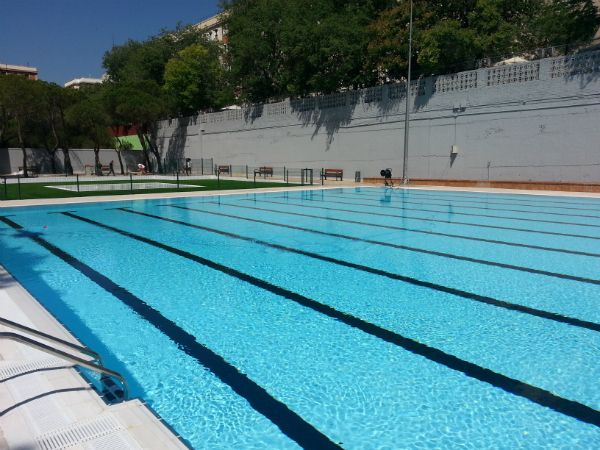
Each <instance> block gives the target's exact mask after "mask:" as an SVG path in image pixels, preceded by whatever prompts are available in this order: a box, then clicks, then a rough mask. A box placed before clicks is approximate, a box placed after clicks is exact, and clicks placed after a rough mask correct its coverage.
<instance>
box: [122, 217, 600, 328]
mask: <svg viewBox="0 0 600 450" xmlns="http://www.w3.org/2000/svg"><path fill="white" fill-rule="evenodd" d="M111 209H113V210H115V209H116V210H120V211H123V212H127V213H131V214H137V215H140V216H144V217H150V218H153V219H158V220H162V221H165V222H169V223H174V224H177V225H183V226H186V227H190V228H195V229H198V230H203V231H207V232H209V233H216V234H220V235H222V236H227V237H229V238H233V239H239V240H242V241H246V242H250V243H252V244H258V245H263V246H265V247H271V248H274V249H277V250H282V251H286V252H290V253H296V254H298V255H302V256H307V257H309V258H313V259H318V260H320V261H325V262H329V263H332V264H337V265H339V266H344V267H349V268H351V269H356V270H360V271H362V272H367V273H371V274H374V275H380V276H383V277H387V278H391V279H392V280H398V281H402V282H405V283H409V284H412V285H414V286H419V287H424V288H428V289H432V290H434V291H439V292H444V293H446V294H451V295H455V296H457V297H461V298H465V299H468V300H474V301H476V302H480V303H484V304H487V305H491V306H497V307H500V308H504V309H508V310H510V311H517V312H520V313H525V314H529V315H531V316H535V317H540V318H543V319H549V320H553V321H555V322H559V323H564V324H568V325H573V326H576V327H579V328H586V329H588V330H592V331H598V332H600V324H598V323H595V322H588V321H586V320H581V319H576V318H574V317H570V316H563V315H561V314H557V313H553V312H549V311H544V310H540V309H535V308H530V307H528V306H523V305H519V304H516V303H510V302H506V301H503V300H498V299H495V298H492V297H488V296H485V295H479V294H474V293H472V292H467V291H463V290H460V289H455V288H451V287H448V286H443V285H440V284H435V283H430V282H428V281H422V280H418V279H416V278H413V277H409V276H405V275H400V274H397V273H392V272H386V271H384V270H380V269H375V268H373V267H369V266H364V265H361V264H355V263H351V262H348V261H344V260H341V259H336V258H331V257H329V256H324V255H320V254H318V253H313V252H307V251H305V250H299V249H296V248H292V247H286V246H283V245H279V244H272V243H270V242H267V241H261V240H260V239H255V238H250V237H246V236H241V235H239V234H234V233H229V232H227V231H222V230H217V229H214V228H208V227H204V226H202V225H195V224H192V223H189V222H182V221H179V220H175V219H168V218H166V217H161V216H156V215H154V214H148V213H143V212H139V211H132V210H129V209H125V208H111Z"/></svg>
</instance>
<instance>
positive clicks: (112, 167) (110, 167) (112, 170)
mask: <svg viewBox="0 0 600 450" xmlns="http://www.w3.org/2000/svg"><path fill="white" fill-rule="evenodd" d="M111 173H112V174H113V177H114V176H115V162H114V161H113V160H111V161H110V164H109V165H108V175H106V176H109V175H110V174H111Z"/></svg>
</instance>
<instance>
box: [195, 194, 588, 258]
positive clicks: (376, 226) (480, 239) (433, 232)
mask: <svg viewBox="0 0 600 450" xmlns="http://www.w3.org/2000/svg"><path fill="white" fill-rule="evenodd" d="M248 201H251V202H263V203H275V204H278V205H284V206H285V205H286V204H285V203H278V202H269V201H265V200H251V199H248ZM205 203H216V202H205ZM225 206H231V207H233V208H250V209H256V210H258V211H267V212H272V213H277V214H287V215H290V216H300V217H308V218H310V219H321V220H330V221H333V222H343V223H351V224H354V225H363V226H367V227H374V228H385V229H388V230H398V231H408V232H409V233H421V234H429V235H432V236H443V237H448V238H453V239H465V240H468V241H476V242H486V243H488V244H499V245H508V246H510V247H520V248H530V249H533V250H543V251H546V252H556V253H568V254H570V255H579V256H588V257H591V258H600V255H599V254H597V253H587V252H579V251H576V250H565V249H562V248H552V247H541V246H539V245H527V244H519V243H516V242H506V241H497V240H494V239H483V238H476V237H469V236H460V235H458V234H448V233H438V232H435V231H425V230H415V229H411V228H404V227H394V226H391V225H378V224H375V223H367V222H357V221H355V220H346V219H335V218H333V217H321V216H313V215H310V214H300V213H293V212H287V211H277V210H275V209H264V208H251V207H249V206H241V205H234V204H231V203H226V204H225ZM295 206H296V205H295ZM308 208H315V209H332V208H325V207H320V206H308Z"/></svg>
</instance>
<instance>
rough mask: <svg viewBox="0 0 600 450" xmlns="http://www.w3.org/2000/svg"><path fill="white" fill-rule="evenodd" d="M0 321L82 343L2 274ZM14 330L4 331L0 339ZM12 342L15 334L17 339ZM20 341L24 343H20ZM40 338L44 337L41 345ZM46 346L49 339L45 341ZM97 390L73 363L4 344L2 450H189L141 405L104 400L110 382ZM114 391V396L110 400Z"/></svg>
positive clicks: (113, 387)
mask: <svg viewBox="0 0 600 450" xmlns="http://www.w3.org/2000/svg"><path fill="white" fill-rule="evenodd" d="M0 314H1V315H2V317H4V318H5V319H7V320H9V321H11V322H13V323H16V324H20V325H22V326H24V327H27V328H30V329H32V330H33V331H37V332H38V333H45V334H46V335H48V336H56V337H57V338H58V339H60V340H63V341H64V342H67V343H70V345H71V346H73V347H80V344H81V343H80V342H77V340H76V338H75V337H74V336H73V335H71V334H70V333H69V332H68V331H67V329H66V328H65V327H64V326H62V325H61V324H60V322H59V321H58V320H57V319H56V318H54V317H53V316H52V315H51V314H50V313H49V312H48V311H47V310H46V309H45V308H43V307H42V306H41V305H40V304H39V303H38V302H37V300H35V298H33V297H32V296H31V295H30V294H29V292H27V291H26V290H25V289H24V288H23V287H22V286H21V285H20V284H19V283H18V282H17V281H16V280H15V279H14V278H13V277H12V276H10V274H8V272H6V271H5V270H4V268H3V267H2V266H0ZM14 331H15V329H14V328H9V327H7V326H6V325H2V324H0V332H2V333H4V334H11V333H12V332H14ZM12 334H14V333H12ZM21 337H22V336H21ZM41 339H42V338H41V337H40V340H41ZM44 341H45V342H47V343H49V339H44ZM104 387H105V389H104V392H102V393H100V392H99V391H98V390H96V389H95V388H94V387H93V386H92V385H91V384H90V383H88V382H87V380H85V379H84V377H83V376H82V375H81V373H80V372H79V370H78V369H77V368H76V367H75V366H74V365H73V364H72V363H70V362H67V361H65V360H64V359H62V358H58V357H56V356H49V355H48V354H46V353H45V352H42V351H40V350H39V349H37V348H32V347H29V346H26V345H23V343H22V342H16V341H12V340H6V339H1V340H0V448H1V449H2V450H5V449H6V450H15V449H22V448H28V449H36V450H62V449H67V448H68V449H73V450H105V449H111V450H162V449H165V450H173V449H176V450H185V449H187V450H189V449H190V448H191V447H190V446H189V445H187V444H186V443H185V442H184V441H183V440H181V438H180V437H179V436H177V434H176V433H175V432H174V431H173V430H172V429H171V428H170V427H169V425H168V424H166V423H165V422H164V421H163V420H162V419H161V418H160V417H158V416H157V415H156V413H154V412H153V411H152V410H151V409H150V408H149V407H148V405H146V404H145V403H144V402H143V400H141V399H139V398H135V399H132V400H129V401H122V402H120V403H110V402H107V400H108V399H109V398H110V397H111V395H114V394H115V393H117V394H118V391H120V386H119V385H118V384H117V383H114V382H112V381H106V382H105V383H104ZM111 391H112V392H111Z"/></svg>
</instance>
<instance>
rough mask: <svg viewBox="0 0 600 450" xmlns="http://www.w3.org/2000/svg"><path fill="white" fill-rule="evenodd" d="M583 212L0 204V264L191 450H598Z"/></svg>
mask: <svg viewBox="0 0 600 450" xmlns="http://www.w3.org/2000/svg"><path fill="white" fill-rule="evenodd" d="M599 212H600V200H598V199H588V198H565V197H549V196H524V195H508V194H502V195H499V194H478V193H466V192H460V193H459V192H444V191H424V190H408V191H393V192H392V191H383V190H381V189H376V188H356V189H337V190H323V191H293V192H278V193H263V194H242V195H225V196H214V197H201V198H199V197H195V198H184V199H168V200H165V199H163V200H147V201H142V200H137V201H132V202H111V203H95V204H87V205H63V206H52V207H30V208H20V209H17V208H10V209H9V208H6V209H3V210H2V211H0V215H2V216H3V217H2V218H1V219H0V246H1V248H2V252H1V253H0V264H2V265H3V266H4V267H6V268H7V270H9V271H10V272H11V273H12V274H13V275H14V276H15V277H16V278H17V279H18V280H19V281H20V282H21V283H22V284H23V285H24V286H25V287H26V288H27V289H29V291H30V292H32V294H33V295H35V296H36V298H38V299H39V301H40V302H41V303H42V304H44V305H45V306H46V307H47V308H48V309H49V310H50V311H51V312H53V313H54V314H55V315H56V316H57V317H58V318H59V319H61V320H62V321H63V322H64V323H65V324H66V325H67V326H68V327H69V328H70V329H71V330H72V331H73V332H74V333H75V334H76V335H77V336H78V337H79V338H80V339H81V340H82V341H83V342H84V343H85V344H86V345H88V346H89V347H90V348H92V349H94V350H96V351H98V352H99V353H100V354H101V355H102V356H103V357H104V358H105V360H106V362H107V365H108V366H109V367H111V368H113V369H115V370H117V371H119V372H121V373H122V374H124V375H125V376H126V377H127V378H128V380H129V381H130V383H131V385H132V391H133V395H135V396H141V397H143V398H144V399H145V400H146V401H147V402H148V403H149V404H150V405H151V406H152V407H153V408H154V409H155V410H156V411H157V412H158V413H159V414H160V415H161V416H162V417H163V418H164V419H165V420H166V421H167V422H168V423H170V424H171V425H172V426H173V427H174V428H175V429H176V430H177V431H178V432H179V433H181V435H182V436H183V437H184V438H185V439H186V440H188V441H189V442H190V443H191V444H192V445H193V446H194V447H195V448H197V449H204V448H210V449H213V448H219V449H221V448H222V449H253V448H256V449H263V448H274V449H293V448H318V449H321V448H339V447H342V448H346V449H400V448H411V449H412V448H423V449H429V448H431V449H433V448H444V449H454V448H457V447H462V448H474V449H475V448H477V449H481V448H510V449H514V448H536V449H537V448H564V449H589V448H598V447H600V412H599V409H600V382H599V381H598V380H599V379H600V376H599V368H600V365H599V357H600V303H599V302H598V298H599V295H598V294H599V293H600V265H599V264H598V261H599V259H598V258H600V219H599V216H598V213H599Z"/></svg>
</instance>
